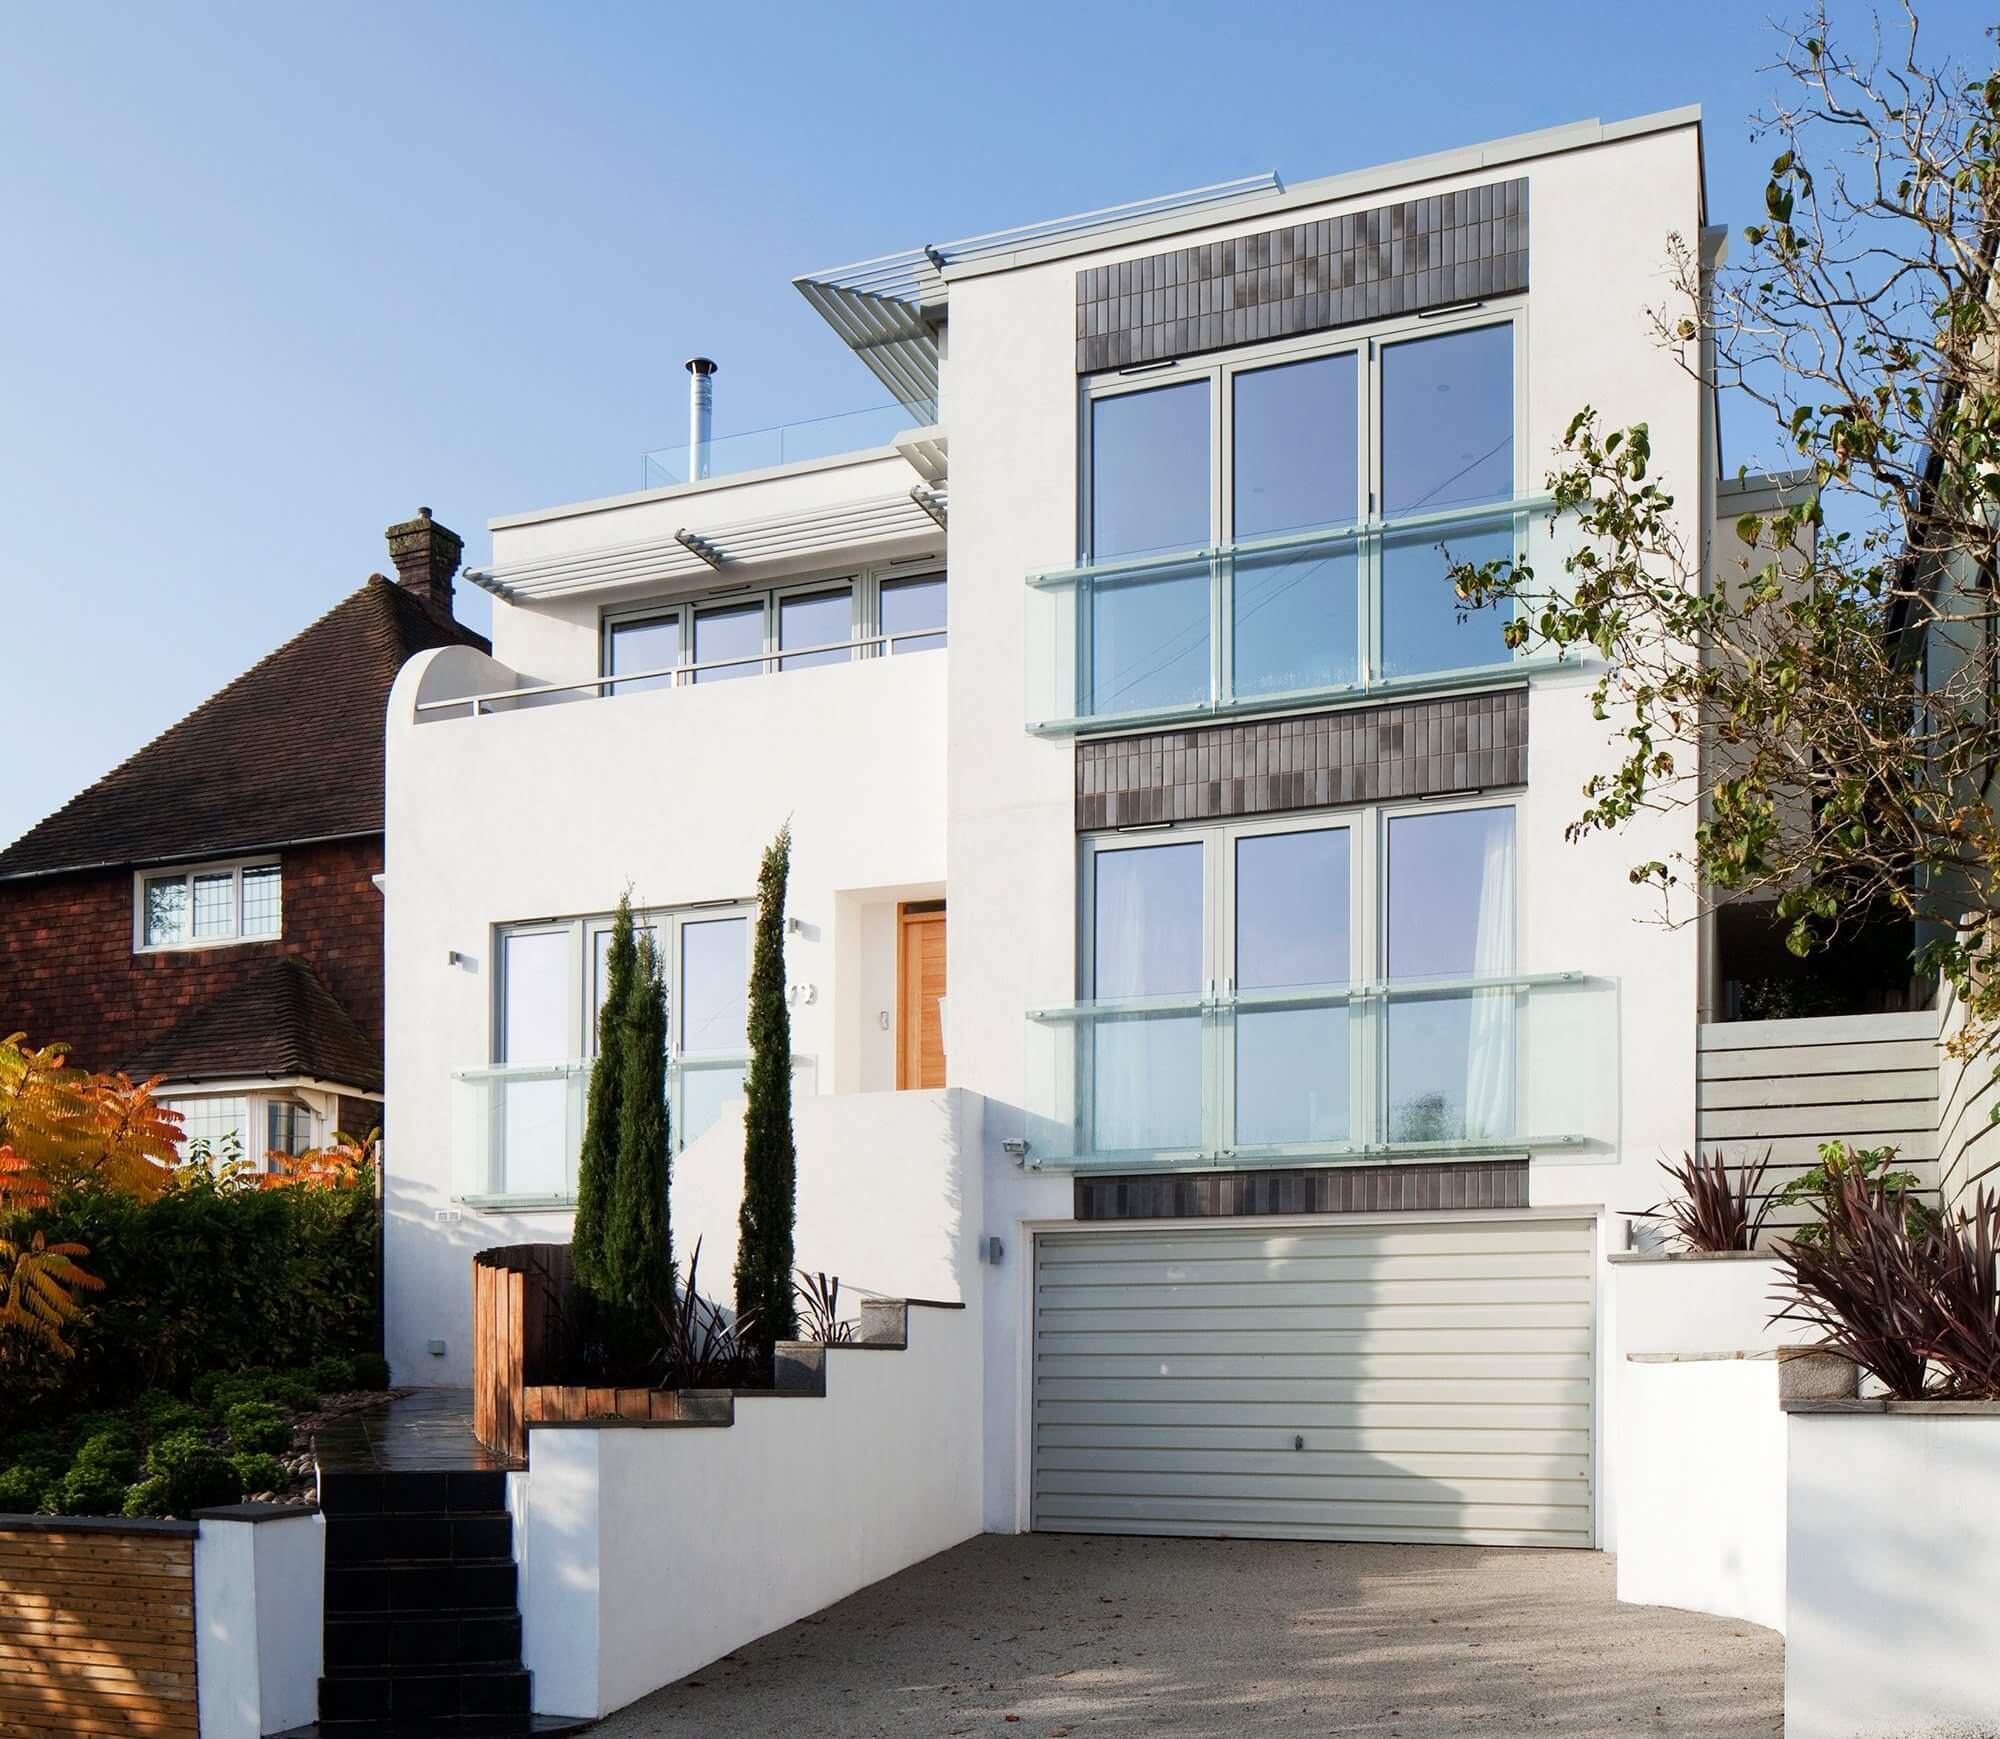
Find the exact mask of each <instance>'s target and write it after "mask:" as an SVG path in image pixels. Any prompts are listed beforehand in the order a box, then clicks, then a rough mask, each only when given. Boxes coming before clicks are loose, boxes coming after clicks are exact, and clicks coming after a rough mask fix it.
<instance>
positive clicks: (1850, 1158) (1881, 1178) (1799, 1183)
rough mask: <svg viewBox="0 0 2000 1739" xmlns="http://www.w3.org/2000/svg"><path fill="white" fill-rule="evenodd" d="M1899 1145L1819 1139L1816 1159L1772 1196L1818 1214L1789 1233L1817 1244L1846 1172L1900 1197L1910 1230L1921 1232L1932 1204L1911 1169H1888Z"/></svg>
mask: <svg viewBox="0 0 2000 1739" xmlns="http://www.w3.org/2000/svg"><path fill="white" fill-rule="evenodd" d="M1901 1151H1902V1149H1901V1148H1898V1147H1849V1146H1848V1145H1847V1143H1846V1142H1844V1141H1822V1142H1821V1143H1820V1144H1819V1163H1818V1164H1817V1165H1815V1166H1813V1167H1812V1168H1811V1169H1810V1170H1808V1171H1802V1172H1800V1173H1799V1175H1798V1176H1797V1177H1795V1178H1793V1179H1792V1180H1791V1182H1789V1183H1787V1184H1786V1185H1785V1186H1784V1187H1783V1188H1782V1189H1780V1190H1779V1191H1778V1193H1777V1194H1776V1195H1775V1196H1774V1197H1773V1198H1772V1205H1773V1206H1774V1207H1779V1208H1792V1207H1797V1206H1798V1205H1799V1204H1800V1203H1801V1202H1803V1203H1805V1204H1806V1205H1807V1206H1809V1207H1811V1208H1812V1209H1813V1211H1814V1212H1815V1213H1816V1214H1818V1216H1819V1218H1818V1219H1817V1220H1816V1221H1808V1222H1807V1223H1806V1224H1805V1225H1803V1226H1800V1227H1799V1228H1798V1229H1797V1230H1796V1231H1795V1232H1793V1233H1792V1237H1793V1238H1794V1239H1795V1240H1796V1241H1797V1242H1799V1243H1801V1244H1817V1243H1819V1242H1820V1241H1821V1240H1822V1239H1824V1238H1825V1236H1826V1230H1825V1227H1826V1220H1827V1217H1828V1214H1829V1212H1830V1210H1831V1209H1832V1208H1833V1207H1834V1205H1835V1202H1834V1198H1835V1197H1836V1196H1837V1195H1838V1194H1839V1193H1840V1180H1841V1179H1842V1178H1843V1177H1845V1176H1846V1175H1847V1174H1848V1173H1850V1172H1852V1173H1853V1174H1854V1175H1855V1176H1857V1177H1861V1178H1865V1179H1869V1180H1872V1181H1873V1182H1874V1183H1875V1184H1876V1186H1877V1187H1878V1188H1881V1189H1885V1190H1894V1191H1896V1192H1897V1193H1898V1194H1899V1195H1901V1196H1902V1198H1903V1211H1904V1212H1905V1213H1906V1214H1908V1215H1909V1216H1910V1231H1911V1232H1912V1233H1913V1234H1915V1233H1921V1232H1922V1231H1923V1230H1924V1222H1925V1221H1926V1220H1928V1219H1935V1218H1936V1217H1937V1216H1936V1210H1935V1209H1933V1208H1931V1207H1930V1206H1929V1205H1928V1204H1927V1203H1925V1201H1924V1200H1923V1198H1922V1197H1921V1196H1919V1195H1918V1194H1917V1191H1918V1190H1920V1189H1921V1188H1922V1187H1923V1183H1922V1180H1921V1179H1920V1178H1919V1177H1918V1176H1917V1174H1916V1173H1915V1172H1913V1171H1899V1170H1893V1169H1891V1166H1892V1162H1893V1161H1894V1160H1895V1157H1896V1155H1897V1154H1898V1153H1900V1152H1901Z"/></svg>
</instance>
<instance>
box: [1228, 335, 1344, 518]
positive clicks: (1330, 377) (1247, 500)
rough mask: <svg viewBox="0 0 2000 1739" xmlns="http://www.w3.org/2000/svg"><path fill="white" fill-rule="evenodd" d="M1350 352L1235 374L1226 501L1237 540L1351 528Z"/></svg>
mask: <svg viewBox="0 0 2000 1739" xmlns="http://www.w3.org/2000/svg"><path fill="white" fill-rule="evenodd" d="M1355 373H1356V368H1355V359H1354V353H1353V352H1352V351H1349V352H1348V353H1347V354H1346V355H1344V356H1321V357H1315V358H1314V359H1313V360H1312V361H1310V362H1290V363H1286V364H1284V365H1283V366H1282V367H1279V368H1259V369H1255V370H1252V371H1249V372H1246V373H1240V374H1238V375H1237V376H1236V377H1235V386H1234V389H1233V395H1232V410H1233V423H1234V428H1233V433H1232V436H1231V442H1230V445H1231V476H1232V491H1231V502H1232V505H1233V508H1234V532H1235V536H1236V537H1237V538H1238V539H1242V538H1247V537H1266V536H1272V535H1275V534H1277V533H1279V532H1286V531H1304V530H1306V529H1307V528H1308V527H1311V526H1321V525H1352V524H1353V523H1354V520H1355V517H1356V515H1355V478H1356V470H1355V441H1356V420H1355V408H1354V383H1355Z"/></svg>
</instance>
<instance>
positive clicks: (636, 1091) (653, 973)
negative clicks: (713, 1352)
mask: <svg viewBox="0 0 2000 1739" xmlns="http://www.w3.org/2000/svg"><path fill="white" fill-rule="evenodd" d="M624 1027H625V1032H624V1046H623V1055H622V1058H621V1062H622V1065H623V1072H622V1075H621V1079H620V1086H619V1092H618V1099H619V1124H618V1162H617V1169H616V1171H615V1173H614V1175H613V1179H612V1185H611V1212H610V1214H609V1216H608V1217H607V1219H606V1221H605V1227H604V1270H605V1278H606V1286H605V1288H604V1295H605V1296H606V1297H607V1298H608V1299H610V1301H611V1302H612V1303H613V1304H614V1305H616V1306H617V1307H619V1308H620V1309H623V1310H626V1311H629V1312H632V1313H633V1314H634V1316H635V1317H636V1318H637V1319H638V1320H639V1321H640V1322H641V1323H643V1322H644V1321H645V1320H646V1317H647V1315H648V1314H649V1312H650V1310H651V1308H652V1307H655V1306H659V1307H664V1306H666V1305H667V1304H668V1303H670V1302H671V1300H672V1297H673V1232H672V1228H671V1226H670V1225H669V1222H668V1210H667V1189H668V1183H669V1178H670V1174H671V1169H672V1161H671V1159H670V1157H669V1154H668V1149H667V986H666V977H665V974H664V972H663V971H662V970H661V965H660V957H659V953H658V950H657V949H656V948H655V946H654V943H653V938H652V936H651V935H644V936H641V937H640V938H639V946H638V960H637V963H636V965H635V967H634V969H633V973H632V982H631V985H630V987H629V989H628V991H627V1000H626V1004H625V1021H624Z"/></svg>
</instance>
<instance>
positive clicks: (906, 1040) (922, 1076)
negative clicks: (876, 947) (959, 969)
mask: <svg viewBox="0 0 2000 1739" xmlns="http://www.w3.org/2000/svg"><path fill="white" fill-rule="evenodd" d="M896 916H897V920H898V922H897V928H896V986H897V994H896V1025H897V1031H896V1085H897V1087H898V1088H899V1089H901V1088H910V1087H942V1086H943V1085H944V1010H943V1008H942V1007H941V1006H940V1004H941V1002H942V1000H943V998H944V901H942V900H913V901H910V902H908V903H907V904H905V905H902V906H899V907H898V908H897V913H896Z"/></svg>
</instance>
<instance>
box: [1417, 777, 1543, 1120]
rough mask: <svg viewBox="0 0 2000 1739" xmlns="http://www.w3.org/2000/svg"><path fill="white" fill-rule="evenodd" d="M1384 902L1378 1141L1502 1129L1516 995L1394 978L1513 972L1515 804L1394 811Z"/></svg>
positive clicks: (1510, 1110) (1508, 1115)
mask: <svg viewBox="0 0 2000 1739" xmlns="http://www.w3.org/2000/svg"><path fill="white" fill-rule="evenodd" d="M1387 900H1388V913H1387V921H1386V949H1387V957H1386V961H1385V964H1386V968H1387V972H1388V976H1389V980H1390V983H1391V986H1392V990H1391V994H1390V998H1389V1002H1388V1007H1387V1041H1386V1042H1387V1049H1388V1057H1387V1065H1388V1098H1387V1104H1386V1107H1385V1110H1386V1114H1387V1132H1386V1133H1387V1138H1388V1139H1389V1140H1390V1141H1392V1142H1411V1143H1436V1142H1448V1141H1479V1140H1487V1139H1498V1138H1503V1137H1505V1136H1507V1135H1509V1134H1510V1133H1512V1130H1513V1122H1514V1075H1515V1054H1514V1035H1515V1028H1514V1004H1515V998H1516V993H1515V992H1514V991H1512V990H1509V989H1493V990H1486V989H1479V988H1476V987H1475V988H1471V989H1465V988H1459V989H1454V990H1439V991H1436V992H1430V991H1422V990H1419V991H1417V992H1415V993H1411V992H1408V991H1403V992H1401V993H1398V992H1397V991H1396V990H1395V988H1394V987H1395V986H1397V985H1399V984H1403V985H1407V984H1408V983H1409V982H1410V981H1412V980H1415V981H1418V982H1419V983H1421V981H1422V980H1425V979H1466V978H1475V979H1476V978H1495V977H1504V976H1505V975H1506V974H1508V973H1509V972H1511V971H1512V970H1513V965H1514V811H1513V810H1512V809H1509V808H1497V809H1464V810H1445V811H1439V812H1437V813H1433V814H1427V815H1400V816H1397V817H1395V818H1394V819H1393V820H1392V821H1391V822H1390V823H1389V848H1388V894H1387Z"/></svg>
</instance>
